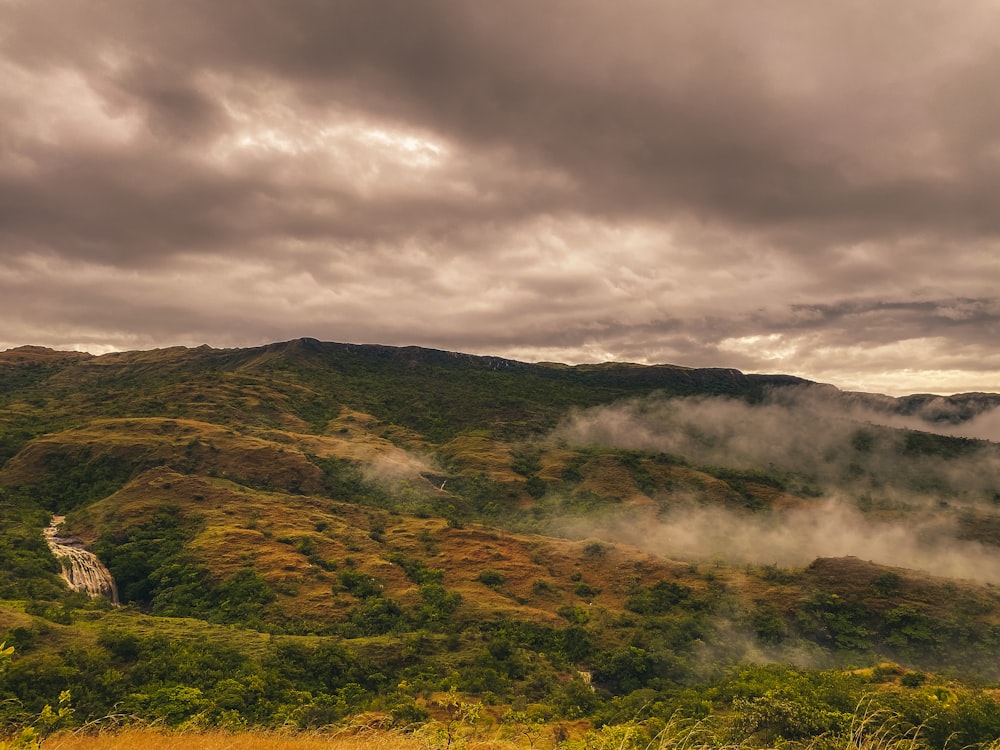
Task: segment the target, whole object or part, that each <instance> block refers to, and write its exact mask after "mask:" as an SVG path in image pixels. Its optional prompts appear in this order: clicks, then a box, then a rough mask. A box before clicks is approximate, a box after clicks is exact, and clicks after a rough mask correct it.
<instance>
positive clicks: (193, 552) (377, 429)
mask: <svg viewBox="0 0 1000 750" xmlns="http://www.w3.org/2000/svg"><path fill="white" fill-rule="evenodd" d="M996 403H997V401H996V399H995V398H994V397H992V396H990V395H989V394H970V395H969V396H968V397H962V396H958V397H953V398H952V399H950V400H949V401H947V402H939V401H934V400H933V399H931V397H916V396H915V397H910V398H907V399H888V398H887V397H876V396H869V395H866V394H844V393H841V392H839V391H837V390H836V389H832V388H830V387H828V386H818V385H816V384H811V383H808V382H807V381H803V380H801V379H798V378H792V377H787V376H780V375H773V376H772V375H767V376H763V375H746V374H743V373H740V372H737V371H734V370H725V369H700V370H699V369H689V368H683V367H676V366H670V365H657V366H640V365H632V364H617V363H609V364H604V365H588V366H573V367H571V366H566V365H557V364H528V363H521V362H515V361H512V360H506V359H500V358H495V357H477V356H471V355H464V354H456V353H451V352H443V351H436V350H427V349H419V348H415V347H408V348H392V347H383V346H361V345H351V344H333V343H322V342H318V341H315V340H311V339H302V340H297V341H292V342H287V343H282V344H273V345H270V346H266V347H258V348H253V349H234V350H217V349H211V348H208V347H200V348H197V349H184V348H173V349H165V350H156V351H150V352H125V353H118V354H110V355H105V356H100V357H95V356H90V355H86V354H79V353H72V352H54V351H51V350H46V349H41V348H37V347H22V348H20V349H14V350H10V351H7V352H0V510H2V515H0V640H6V642H7V644H8V645H13V646H14V648H15V652H14V659H13V661H12V662H11V664H10V665H9V666H8V667H7V668H6V670H5V671H4V672H3V673H2V674H0V715H2V716H3V718H4V720H5V721H7V722H8V723H9V724H11V725H16V724H17V723H18V722H28V721H30V720H31V718H32V717H34V716H37V715H38V713H39V712H40V711H42V709H43V707H44V706H45V705H46V704H49V705H57V703H58V700H59V694H60V692H61V691H63V690H69V691H70V692H71V694H72V705H73V709H74V711H73V714H72V716H71V718H65V717H64V718H63V719H61V721H64V722H77V723H84V722H88V721H99V720H101V719H102V718H103V717H108V716H112V715H119V714H126V715H129V716H134V717H139V718H142V719H146V720H160V721H163V722H166V723H167V724H168V725H182V724H185V723H187V724H191V723H192V722H193V723H195V724H198V723H201V724H212V725H219V726H230V727H239V726H244V725H248V724H251V725H267V726H278V725H295V726H301V727H311V726H320V725H325V724H329V723H332V722H337V721H340V720H343V719H344V718H345V717H348V716H351V715H353V714H357V713H359V712H363V711H379V712H383V713H385V714H386V716H387V717H389V719H388V720H391V721H395V722H397V723H400V724H405V723H407V722H412V721H420V720H423V719H426V718H427V717H428V715H429V714H428V712H433V711H434V710H435V708H434V706H435V705H436V702H435V701H436V700H437V698H436V697H435V696H440V695H441V694H442V693H447V692H448V691H450V690H454V691H457V694H458V695H461V696H465V698H467V699H468V700H475V701H481V702H483V703H484V704H486V705H492V706H495V707H496V708H494V709H493V711H494V713H495V714H496V715H497V716H500V715H501V714H502V713H503V712H504V711H506V710H508V709H511V710H513V711H515V713H517V715H518V716H522V715H523V716H524V717H531V720H532V721H534V720H539V721H548V722H556V721H577V720H585V721H587V722H590V723H592V724H596V725H600V724H616V723H620V722H623V721H630V720H632V721H635V720H649V721H654V722H655V720H659V719H663V718H665V717H668V716H670V715H677V716H687V717H690V718H693V719H704V720H706V721H711V722H714V724H713V726H714V727H715V731H717V733H718V736H720V737H723V736H725V737H729V738H730V741H734V742H735V741H746V742H748V743H750V744H754V743H763V744H767V743H774V742H775V741H777V740H778V738H784V739H786V740H789V741H807V740H808V738H811V737H817V736H820V735H823V734H824V733H826V734H827V735H830V733H837V732H843V731H847V728H848V727H849V725H850V720H851V717H852V716H853V714H854V711H855V709H856V708H857V706H858V704H859V703H861V702H865V701H867V702H868V704H874V705H876V706H877V707H881V708H884V709H886V710H891V711H892V712H893V713H892V715H893V716H895V717H897V719H896V720H897V721H898V722H899V723H900V724H899V726H900V727H901V728H902V731H905V727H907V726H916V725H920V724H923V725H924V730H922V731H923V735H922V736H923V737H924V738H925V739H926V742H927V743H928V746H932V747H941V746H944V742H945V741H946V740H947V738H948V737H949V736H953V737H957V738H961V742H960V743H959V744H962V745H973V744H975V743H981V742H985V741H987V740H991V739H994V738H995V737H997V736H1000V706H998V704H997V702H996V701H995V700H994V698H993V697H992V696H993V693H992V692H991V691H990V690H989V689H988V688H989V686H990V685H991V684H993V683H994V682H995V681H997V680H1000V666H998V665H1000V659H998V658H997V657H998V656H1000V595H998V593H997V591H996V589H995V588H994V585H995V584H997V583H1000V550H997V549H996V547H997V546H998V545H1000V534H998V532H997V530H998V529H1000V504H998V500H1000V474H998V470H1000V449H998V446H997V444H996V443H993V442H989V441H986V440H973V439H969V438H963V437H954V436H947V435H942V434H937V432H935V431H934V430H937V429H939V428H940V426H941V425H942V424H946V425H948V426H949V428H953V427H955V426H959V427H960V426H961V425H963V424H966V423H969V424H971V423H972V421H973V420H975V419H977V418H978V417H979V416H980V415H982V414H984V413H986V412H988V410H989V409H990V408H993V407H994V406H995V405H996ZM901 419H907V420H910V421H909V422H907V423H906V424H910V425H916V426H919V427H921V429H919V430H917V429H912V428H910V429H901V428H900V427H898V426H897V427H894V426H892V425H893V424H901V422H899V420H901ZM894 420H895V421H894ZM913 420H918V421H917V422H914V421H913ZM919 420H922V421H919ZM54 514H59V515H65V516H66V520H65V522H64V526H63V532H62V533H63V534H66V535H71V536H73V537H75V538H76V539H78V540H80V542H82V543H83V544H85V545H86V546H87V548H89V549H90V550H92V551H94V552H96V553H97V555H98V556H99V557H100V558H101V560H102V562H103V563H104V564H105V565H106V566H107V568H108V569H109V570H110V572H111V574H112V575H113V576H114V578H115V580H116V582H117V586H118V591H119V596H120V598H121V601H122V603H123V606H122V607H120V608H113V607H111V606H110V604H109V603H107V602H103V601H102V600H99V599H94V600H91V599H90V598H89V597H88V596H86V595H85V594H81V593H73V592H70V591H69V590H68V588H67V587H66V584H65V583H64V582H63V580H62V579H61V578H60V577H59V575H58V573H59V570H60V567H59V563H58V562H57V561H56V560H55V558H54V557H53V556H52V554H51V552H50V551H49V548H48V546H47V545H46V543H45V541H44V538H43V534H42V531H43V529H44V528H45V527H46V526H48V525H49V523H50V519H51V517H52V516H53V515H54ZM512 715H513V714H512ZM657 717H659V719H658V718H657ZM525 720H527V719H525ZM650 726H652V724H651V725H650Z"/></svg>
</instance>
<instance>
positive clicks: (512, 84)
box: [0, 0, 1000, 392]
mask: <svg viewBox="0 0 1000 750" xmlns="http://www.w3.org/2000/svg"><path fill="white" fill-rule="evenodd" d="M998 14H1000V10H998V9H997V8H996V6H995V5H993V4H991V3H986V2H983V3H976V2H972V3H965V4H963V6H962V8H961V9H955V8H953V7H948V8H944V7H942V6H941V5H940V4H937V3H931V2H926V3H925V2H905V3H902V2H898V3H897V2H889V3H881V4H878V5H872V4H867V3H853V2H851V3H842V4H838V5H836V6H831V5H830V4H828V3H819V2H815V3H814V2H805V3H800V2H794V3H793V2H782V1H779V0H776V1H775V2H768V3H758V4H755V5H753V6H746V7H744V6H740V5H733V4H731V3H722V2H706V3H697V4H692V3H687V2H679V1H678V2H656V3H652V2H645V0H630V2H627V3H616V4H613V5H609V4H607V3H603V2H596V1H595V2H575V1H574V2H569V1H568V0H567V1H566V2H555V3H548V4H546V5H545V6H544V7H541V6H538V4H537V3H529V2H521V1H518V2H509V3H503V4H499V5H497V4H482V3H472V4H470V3H462V2H451V1H445V0H440V1H434V0H425V1H423V2H418V3H412V2H389V1H388V0H385V1H381V2H360V1H355V2H352V1H347V0H344V1H341V2H333V3H325V4H316V3H312V2H305V1H304V0H302V1H298V0H295V1H292V2H284V3H272V2H266V1H264V0H261V1H259V2H235V1H234V0H219V1H218V2H213V3H209V4H204V3H193V2H176V3H160V4H153V5H143V6H139V5H136V4H134V3H129V2H118V1H114V0H112V1H111V2H106V3H101V4H97V5H94V4H89V5H66V4H64V3H54V2H46V1H44V0H41V1H39V2H32V3H23V2H5V3H0V28H3V29H6V31H5V32H0V80H2V81H3V83H2V84H0V106H2V108H3V111H4V112H5V118H4V123H3V125H0V258H3V260H4V268H3V269H0V288H3V289H4V290H6V291H7V292H8V294H7V295H5V296H4V297H3V301H0V313H2V317H3V320H5V321H6V322H7V325H6V327H5V329H4V330H0V345H15V344H21V343H42V344H49V345H56V346H72V345H84V344H87V345H90V344H95V345H103V346H132V345H135V344H136V343H137V342H145V343H144V344H143V345H146V344H148V345H167V344H173V343H185V344H198V343H202V342H203V341H207V342H208V343H211V344H215V345H220V346H222V345H238V344H245V343H261V342H263V341H266V340H268V338H270V337H289V338H290V337H295V336H299V335H313V336H316V337H318V338H325V339H341V340H344V339H346V340H359V341H360V340H368V341H380V342H384V343H398V344H412V343H417V344H425V345H431V346H449V347H453V348H459V349H463V350H466V351H477V352H487V351H488V352H491V353H497V354H506V355H516V356H521V357H524V358H529V359H562V360H572V361H578V360H594V359H631V360H638V361H674V362H679V363H682V364H689V365H725V366H738V367H741V368H744V369H749V370H782V371H790V372H794V373H796V374H800V375H805V376H807V377H812V378H816V379H820V380H832V381H835V382H837V383H838V384H842V385H845V386H850V387H872V388H878V389H883V390H887V391H892V392H900V391H903V390H907V389H910V390H939V391H952V390H972V389H978V390H991V389H992V390H997V389H1000V383H998V381H997V376H996V373H997V372H998V371H1000V360H998V355H996V354H994V352H993V350H994V347H993V342H994V341H995V340H996V333H997V322H996V320H997V317H996V313H997V304H998V303H997V297H996V292H995V288H996V282H997V281H998V280H1000V252H998V247H997V244H998V229H1000V226H998V222H1000V219H998V217H1000V210H998V209H1000V205H998V203H997V201H998V198H997V196H1000V189H998V188H1000V169H998V160H997V154H998V153H1000V150H998V149H1000V142H998V140H997V135H996V134H997V133H998V132H1000V128H998V127H997V125H998V124H1000V122H998V121H1000V105H998V104H996V103H995V97H994V96H993V95H992V92H993V88H994V83H993V82H994V81H995V80H996V79H997V77H998V73H1000V52H998V50H997V48H996V45H995V43H994V41H993V39H992V37H991V34H990V33H989V30H990V29H992V28H995V25H996V22H997V20H1000V19H998V18H997V16H998ZM25 267H27V268H32V269H34V270H33V271H32V273H31V274H28V275H27V276H26V275H24V273H23V272H22V271H19V270H18V269H22V268H25ZM29 281H30V283H32V284H35V285H36V286H34V287H33V289H32V291H31V292H22V287H23V286H24V285H25V284H26V283H29ZM121 285H131V286H132V287H133V293H128V292H125V291H123V290H122V289H121ZM40 291H41V294H39V292H40ZM251 295H252V296H251ZM19 298H27V300H26V302H27V303H28V305H29V307H28V309H27V310H25V309H24V308H14V307H13V305H14V304H15V302H14V301H15V300H17V299H19ZM43 301H46V302H43ZM70 310H72V312H73V316H72V317H67V315H69V314H70V312H69V311H70Z"/></svg>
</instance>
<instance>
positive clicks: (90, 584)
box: [45, 516, 118, 606]
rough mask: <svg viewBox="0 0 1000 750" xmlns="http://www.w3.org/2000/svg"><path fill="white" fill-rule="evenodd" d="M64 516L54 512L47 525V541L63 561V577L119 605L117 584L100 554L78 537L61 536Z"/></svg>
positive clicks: (70, 583) (79, 587)
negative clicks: (60, 530)
mask: <svg viewBox="0 0 1000 750" xmlns="http://www.w3.org/2000/svg"><path fill="white" fill-rule="evenodd" d="M63 519H64V516H52V522H51V524H50V525H49V527H48V528H47V529H45V541H46V542H48V544H49V549H51V550H52V554H53V555H55V558H56V559H57V560H58V561H59V563H60V565H62V577H63V579H64V580H65V581H66V583H68V584H69V587H70V588H71V589H73V590H75V591H86V592H87V593H88V594H90V595H91V596H106V597H107V598H108V599H110V600H111V603H112V604H114V605H116V606H117V605H118V588H117V587H116V586H115V579H114V578H112V577H111V573H110V571H108V569H107V568H105V567H104V564H103V563H102V562H101V561H100V560H98V559H97V555H95V554H94V553H93V552H90V551H89V550H87V549H85V548H84V546H83V543H82V542H81V541H80V540H78V539H72V538H68V537H61V536H59V524H61V523H62V522H63Z"/></svg>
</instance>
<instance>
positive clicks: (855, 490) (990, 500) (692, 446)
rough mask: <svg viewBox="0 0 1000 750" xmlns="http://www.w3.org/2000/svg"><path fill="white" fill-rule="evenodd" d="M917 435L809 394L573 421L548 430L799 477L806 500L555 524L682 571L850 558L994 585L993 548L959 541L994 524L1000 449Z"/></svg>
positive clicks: (679, 496)
mask: <svg viewBox="0 0 1000 750" xmlns="http://www.w3.org/2000/svg"><path fill="white" fill-rule="evenodd" d="M998 423H1000V413H998V412H997V411H996V410H993V411H988V412H985V413H982V414H980V415H979V416H977V417H974V418H973V419H972V420H970V421H969V422H967V423H965V424H961V425H943V426H942V431H943V430H948V431H951V430H953V429H954V430H959V429H960V430H964V431H966V432H970V433H971V432H978V433H979V434H983V435H985V434H992V433H991V430H992V429H993V428H994V427H995V426H996V425H997V424H998ZM911 425H912V426H913V427H915V426H917V425H920V427H921V430H922V431H921V432H914V431H912V428H911ZM927 427H928V424H927V423H926V422H925V421H924V417H922V416H920V415H910V416H905V417H904V416H899V415H893V414H886V413H882V412H881V411H880V410H877V409H873V408H871V407H870V406H866V405H858V404H855V405H851V404H846V403H845V402H844V400H839V401H837V402H831V399H830V398H829V394H826V393H824V392H823V389H813V388H803V389H784V390H782V391H780V392H778V393H776V394H772V395H771V397H769V398H767V399H765V400H764V401H763V402H762V403H759V404H748V403H746V402H743V401H738V400H735V399H727V398H680V399H667V398H663V397H659V398H657V397H649V398H644V399H637V400H632V401H628V402H625V403H619V404H613V405H609V406H602V407H596V408H592V409H586V410H580V411H578V412H576V413H574V414H572V415H571V416H569V417H568V418H567V419H566V420H565V421H564V422H563V424H561V425H560V426H559V427H558V428H557V430H556V431H555V437H556V438H557V439H559V440H560V441H562V442H563V443H565V444H567V445H570V446H577V447H583V446H589V447H599V448H600V447H603V448H611V449H615V448H619V449H633V450H643V451H652V452H658V453H666V454H671V455H674V456H677V457H681V458H683V459H685V460H686V461H688V462H689V463H691V464H693V465H694V466H695V467H698V466H701V467H712V466H715V467H725V468H728V469H737V470H747V471H750V470H752V471H759V472H764V473H766V474H769V475H771V476H777V477H780V478H787V477H795V478H796V479H797V481H796V482H793V483H792V484H793V485H795V486H800V487H801V486H804V485H808V486H810V487H812V488H813V492H811V493H809V494H810V496H809V497H799V498H798V499H797V500H796V501H795V502H794V503H792V504H791V505H792V507H790V508H786V509H783V510H780V511H779V510H770V511H765V512H756V513H751V512H748V511H745V510H732V509H730V508H723V507H720V506H717V505H711V504H707V502H706V501H705V499H704V498H703V497H699V496H698V495H696V494H691V493H690V492H689V493H688V494H684V493H682V492H677V491H673V492H670V491H668V492H666V493H665V494H666V496H659V497H658V498H657V499H658V500H659V501H660V503H659V505H660V506H661V508H665V510H661V511H660V512H659V513H656V512H653V511H650V510H642V511H631V510H629V511H627V512H625V513H621V514H619V515H615V516H612V517H605V518H602V519H601V520H600V521H594V520H586V519H580V518H565V519H563V520H562V521H561V523H560V525H561V527H562V529H563V530H564V531H565V533H568V534H571V535H574V536H600V537H603V538H607V539H611V540H614V541H619V542H623V543H627V544H631V545H634V546H636V547H638V548H640V549H643V550H645V551H648V552H651V553H654V554H657V555H660V556H664V557H668V558H674V559H681V560H723V561H726V562H729V563H735V564H740V563H751V564H757V565H770V564H774V565H779V566H793V567H794V566H802V565H806V564H808V563H809V562H811V561H812V560H814V559H816V558H817V557H842V556H856V557H858V558H861V559H863V560H869V561H871V562H874V563H878V564H882V565H889V566H898V567H904V568H910V569H916V570H923V571H926V572H929V573H933V574H935V575H943V576H948V577H953V578H962V579H968V580H976V581H980V582H989V583H1000V549H998V548H997V547H994V546H991V545H989V544H984V543H981V542H980V541H975V540H972V539H970V538H968V537H970V536H976V534H975V532H976V530H977V524H978V523H979V521H978V520H977V519H991V520H992V519H1000V506H998V498H1000V493H998V491H1000V451H998V446H997V445H995V444H993V443H990V442H985V441H982V442H979V441H970V440H965V441H962V440H949V439H945V438H936V437H935V436H934V435H929V434H928V431H927ZM890 428H904V429H890ZM970 529H971V533H970ZM963 537H965V538H963ZM977 538H978V537H977Z"/></svg>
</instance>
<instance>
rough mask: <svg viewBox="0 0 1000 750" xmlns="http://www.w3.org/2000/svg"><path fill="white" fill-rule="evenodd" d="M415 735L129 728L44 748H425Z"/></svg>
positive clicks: (67, 738) (54, 740) (69, 737)
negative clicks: (290, 733)
mask: <svg viewBox="0 0 1000 750" xmlns="http://www.w3.org/2000/svg"><path fill="white" fill-rule="evenodd" d="M426 747H427V746H426V744H424V743H421V742H420V741H419V740H417V739H416V738H414V737H410V736H407V735H403V734H399V733H397V732H389V731H364V732H360V733H353V734H352V733H346V732H345V733H343V734H339V735H323V734H302V735H287V734H277V733H272V732H251V731H248V732H240V733H235V734H232V733H228V732H176V733H168V732H162V731H157V730H154V729H128V730H122V731H117V732H109V733H100V734H64V735H57V736H54V737H49V738H48V739H46V740H45V741H44V742H43V743H42V748H43V749H44V750H320V749H321V748H322V750H418V748H419V749H420V750H425V748H426Z"/></svg>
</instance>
